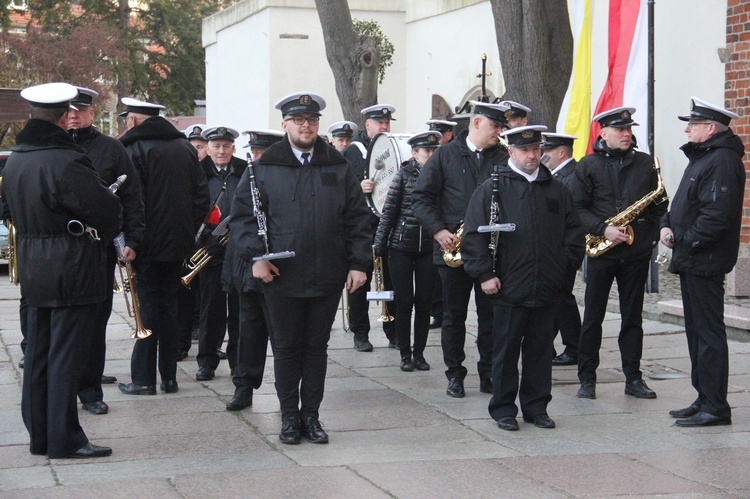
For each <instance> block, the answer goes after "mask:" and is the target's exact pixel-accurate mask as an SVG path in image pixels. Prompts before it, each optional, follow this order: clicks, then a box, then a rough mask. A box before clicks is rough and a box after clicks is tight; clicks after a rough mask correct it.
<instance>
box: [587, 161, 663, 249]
mask: <svg viewBox="0 0 750 499" xmlns="http://www.w3.org/2000/svg"><path fill="white" fill-rule="evenodd" d="M654 170H656V180H657V184H656V189H654V190H653V191H651V192H649V193H648V194H646V195H645V196H643V197H642V198H641V199H639V200H638V201H636V202H635V203H633V204H631V205H630V206H628V207H627V208H625V209H624V210H623V211H621V212H620V213H618V214H617V215H615V216H613V217H610V218H608V219H606V220H605V221H604V223H605V224H606V225H609V226H612V227H625V228H626V229H627V232H628V240H627V241H625V242H626V243H627V244H633V239H634V238H635V237H634V235H633V227H631V226H630V224H631V223H632V222H633V221H634V220H635V219H637V218H638V216H639V215H640V214H641V212H642V211H643V210H645V209H646V207H647V206H648V205H650V204H651V203H652V202H653V201H655V200H656V199H657V198H658V197H659V196H661V195H662V194H663V193H664V182H663V181H662V178H661V168H660V167H659V159H658V158H654ZM612 247H613V243H612V241H610V240H608V239H606V238H605V237H604V236H595V235H593V234H586V255H587V256H588V257H589V258H597V257H599V256H601V255H603V254H604V253H606V252H607V251H609V250H610V249H612Z"/></svg>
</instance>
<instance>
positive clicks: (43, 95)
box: [21, 82, 78, 108]
mask: <svg viewBox="0 0 750 499" xmlns="http://www.w3.org/2000/svg"><path fill="white" fill-rule="evenodd" d="M76 95H78V89H77V88H76V87H74V86H73V85H71V84H69V83H62V82H57V83H43V84H41V85H34V86H33V87H27V88H24V89H23V90H21V97H23V98H24V99H26V100H27V101H29V104H31V106H32V107H44V108H61V107H65V108H67V107H68V106H69V105H70V101H71V100H73V98H74V97H75V96H76Z"/></svg>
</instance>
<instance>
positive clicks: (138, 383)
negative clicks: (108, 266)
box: [118, 97, 210, 395]
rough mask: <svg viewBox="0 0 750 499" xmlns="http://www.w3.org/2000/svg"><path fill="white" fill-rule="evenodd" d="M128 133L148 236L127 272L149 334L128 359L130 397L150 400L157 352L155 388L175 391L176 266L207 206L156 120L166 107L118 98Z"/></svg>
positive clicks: (200, 181) (192, 170)
mask: <svg viewBox="0 0 750 499" xmlns="http://www.w3.org/2000/svg"><path fill="white" fill-rule="evenodd" d="M122 103H123V104H124V105H125V106H127V108H126V110H125V112H124V113H122V114H123V115H125V120H126V124H127V127H128V131H127V132H126V133H125V135H123V136H122V138H121V139H120V141H122V143H123V145H124V146H125V150H126V151H127V152H128V155H129V156H130V159H131V161H132V162H133V165H134V166H135V169H136V171H137V172H138V177H139V178H140V180H141V188H142V192H143V201H144V204H145V207H146V232H145V237H144V239H143V245H142V247H141V249H140V251H139V252H138V259H137V260H136V261H135V262H134V265H133V269H134V270H135V272H136V274H137V279H138V298H139V300H140V305H141V317H142V320H143V324H144V327H146V328H147V329H150V330H151V331H152V332H153V334H152V335H151V336H149V337H148V338H144V339H141V340H138V341H137V342H136V344H135V346H134V347H133V356H132V358H131V360H130V372H131V376H132V383H120V384H119V385H118V387H119V388H120V391H122V392H123V393H125V394H128V395H155V394H156V369H157V361H156V358H157V350H158V356H159V364H158V368H159V374H160V375H161V380H162V383H161V389H162V391H164V392H166V393H175V392H177V390H178V387H177V379H176V378H177V327H178V326H177V290H178V288H179V287H180V286H182V284H181V283H180V277H181V274H182V272H181V270H182V261H183V260H184V259H185V258H187V257H189V256H190V255H191V254H192V253H193V250H194V248H195V233H196V231H197V230H198V228H199V226H200V223H201V221H202V220H203V219H204V217H205V216H206V213H207V212H208V208H209V205H210V201H209V198H208V186H207V185H206V175H205V174H204V173H203V170H202V169H201V167H200V164H199V163H198V156H197V155H196V153H195V149H194V148H193V146H192V145H190V142H188V140H187V139H186V138H185V135H183V133H182V132H180V131H179V130H177V129H176V128H175V127H174V126H172V124H171V123H170V122H168V121H167V120H165V119H164V118H162V117H160V116H159V110H161V109H164V106H161V105H159V104H152V103H149V102H143V101H139V100H136V99H132V98H130V97H123V98H122Z"/></svg>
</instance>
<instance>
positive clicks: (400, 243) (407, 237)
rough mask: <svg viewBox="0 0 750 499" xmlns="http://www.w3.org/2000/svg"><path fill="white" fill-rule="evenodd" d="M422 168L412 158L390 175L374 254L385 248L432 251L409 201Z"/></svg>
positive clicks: (430, 241) (427, 236) (382, 252)
mask: <svg viewBox="0 0 750 499" xmlns="http://www.w3.org/2000/svg"><path fill="white" fill-rule="evenodd" d="M421 169H422V167H421V166H419V163H417V161H416V160H415V159H414V158H412V159H410V160H409V161H405V162H404V163H403V165H402V166H401V168H400V169H399V170H398V172H397V173H396V176H395V177H394V178H393V181H392V182H391V185H390V187H389V188H388V196H387V197H386V198H385V205H384V206H383V213H382V216H381V217H380V223H379V224H378V230H377V232H376V233H375V254H376V255H379V256H382V255H385V254H386V253H387V251H386V248H393V249H395V250H398V251H406V252H409V253H424V252H428V251H432V237H431V236H430V235H429V234H427V232H426V231H424V230H422V225H421V224H420V223H419V220H417V217H416V216H415V215H414V209H413V207H412V200H411V192H412V191H413V190H414V186H415V185H416V184H417V179H418V178H419V172H420V170H421Z"/></svg>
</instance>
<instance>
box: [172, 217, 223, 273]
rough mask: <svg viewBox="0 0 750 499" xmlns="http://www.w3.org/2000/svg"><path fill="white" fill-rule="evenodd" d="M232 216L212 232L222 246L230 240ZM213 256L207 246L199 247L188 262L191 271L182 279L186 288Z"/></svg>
mask: <svg viewBox="0 0 750 499" xmlns="http://www.w3.org/2000/svg"><path fill="white" fill-rule="evenodd" d="M231 218H232V217H231V216H229V217H227V218H225V219H224V220H222V221H221V223H220V224H219V225H217V226H216V228H215V229H214V230H213V232H211V235H213V236H216V237H217V238H218V241H219V244H220V245H221V246H226V244H227V242H229V227H227V225H228V224H229V220H230V219H231ZM212 258H213V256H212V255H209V254H208V251H206V247H205V246H203V247H201V248H198V250H197V251H196V252H195V253H193V256H191V257H190V259H189V260H188V262H187V268H188V269H189V270H190V273H189V274H187V275H186V276H184V277H183V278H182V279H180V281H181V282H182V284H183V285H184V286H185V287H186V288H189V287H190V283H191V282H192V280H193V279H194V278H195V276H197V275H198V273H199V272H200V271H201V270H203V267H205V266H206V265H207V264H208V262H210V261H211V259H212Z"/></svg>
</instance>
